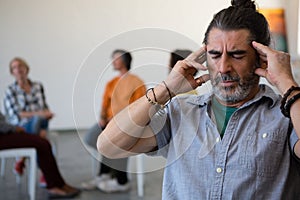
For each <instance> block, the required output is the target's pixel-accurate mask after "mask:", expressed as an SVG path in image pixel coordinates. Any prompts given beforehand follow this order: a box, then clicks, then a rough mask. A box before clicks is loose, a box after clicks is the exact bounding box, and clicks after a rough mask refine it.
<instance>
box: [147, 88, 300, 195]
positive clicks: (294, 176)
mask: <svg viewBox="0 0 300 200" xmlns="http://www.w3.org/2000/svg"><path fill="white" fill-rule="evenodd" d="M210 100H211V95H209V94H207V95H204V96H194V95H189V96H180V97H178V98H175V99H174V100H172V102H171V103H170V104H169V106H168V107H167V108H166V113H165V114H161V113H158V114H156V115H155V116H154V117H153V118H152V119H151V123H150V127H151V128H152V130H153V131H154V133H155V134H156V139H157V144H158V151H157V152H156V153H155V154H157V155H163V156H165V157H166V158H167V166H166V168H165V172H164V181H163V194H162V197H163V199H179V200H182V199H187V200H190V199H264V200H265V199H268V200H276V199H300V188H299V187H300V175H299V174H300V173H299V172H300V166H299V162H298V161H297V158H296V157H295V156H294V155H293V153H291V149H292V148H293V146H294V145H295V143H296V142H297V140H298V137H297V136H296V134H295V132H294V131H292V133H291V134H288V127H289V119H288V118H285V117H284V116H283V115H282V114H281V112H280V108H279V107H280V100H281V99H280V96H278V95H276V94H275V93H274V92H273V91H272V89H271V88H269V87H267V86H265V85H261V86H260V92H259V93H258V94H257V95H256V96H255V98H253V99H252V100H250V101H249V102H247V103H245V104H244V105H243V106H241V107H240V108H239V109H238V110H237V111H235V112H234V113H233V115H232V116H231V118H230V120H229V122H228V125H227V128H226V131H225V133H224V136H223V139H221V138H220V134H219V132H218V130H217V127H216V125H215V123H214V122H213V121H212V119H211V117H210ZM290 147H291V148H290Z"/></svg>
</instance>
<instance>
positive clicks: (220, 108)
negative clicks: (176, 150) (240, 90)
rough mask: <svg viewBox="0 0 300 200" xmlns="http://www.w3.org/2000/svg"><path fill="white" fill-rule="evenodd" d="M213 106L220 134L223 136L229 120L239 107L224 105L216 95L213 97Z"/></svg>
mask: <svg viewBox="0 0 300 200" xmlns="http://www.w3.org/2000/svg"><path fill="white" fill-rule="evenodd" d="M211 107H212V110H213V112H214V113H213V114H214V116H215V120H216V124H217V128H218V131H219V133H220V136H221V137H223V135H224V132H225V130H226V127H227V124H228V121H229V119H230V117H231V115H232V114H233V113H234V111H236V110H237V108H234V107H228V106H224V105H222V104H220V103H219V102H218V100H217V99H216V98H215V97H213V98H212V105H211Z"/></svg>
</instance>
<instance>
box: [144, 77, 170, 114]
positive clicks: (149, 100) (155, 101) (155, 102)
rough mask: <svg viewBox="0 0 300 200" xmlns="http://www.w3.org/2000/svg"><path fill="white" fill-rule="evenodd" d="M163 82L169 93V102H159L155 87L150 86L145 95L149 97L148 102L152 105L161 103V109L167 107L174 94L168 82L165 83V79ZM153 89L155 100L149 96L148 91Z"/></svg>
mask: <svg viewBox="0 0 300 200" xmlns="http://www.w3.org/2000/svg"><path fill="white" fill-rule="evenodd" d="M163 84H164V86H165V87H166V89H167V91H168V94H169V97H170V98H169V100H168V101H167V103H165V104H164V105H162V104H159V103H158V102H157V99H156V95H155V92H154V88H149V89H148V90H147V91H146V94H145V97H146V98H147V100H148V102H149V103H150V104H152V105H159V106H160V108H161V109H163V108H165V107H166V106H167V105H168V104H169V103H170V102H171V100H172V94H171V91H170V89H169V88H168V86H167V84H166V83H165V81H163ZM150 90H151V91H152V94H153V97H154V101H153V100H152V99H151V98H150V97H149V96H148V92H149V91H150Z"/></svg>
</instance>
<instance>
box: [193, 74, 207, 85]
mask: <svg viewBox="0 0 300 200" xmlns="http://www.w3.org/2000/svg"><path fill="white" fill-rule="evenodd" d="M208 80H209V74H204V75H202V76H199V77H198V78H196V79H195V81H196V83H197V84H198V86H200V85H202V84H203V83H205V82H207V81H208Z"/></svg>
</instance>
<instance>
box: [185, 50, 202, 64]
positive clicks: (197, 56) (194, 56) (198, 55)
mask: <svg viewBox="0 0 300 200" xmlns="http://www.w3.org/2000/svg"><path fill="white" fill-rule="evenodd" d="M186 60H190V61H195V62H198V63H200V64H202V63H204V62H205V60H206V47H205V46H203V47H201V48H200V49H199V50H197V51H195V52H193V53H191V54H190V55H189V56H188V57H187V58H186Z"/></svg>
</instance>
